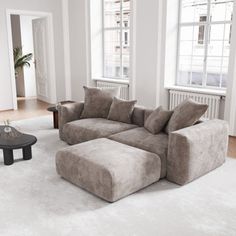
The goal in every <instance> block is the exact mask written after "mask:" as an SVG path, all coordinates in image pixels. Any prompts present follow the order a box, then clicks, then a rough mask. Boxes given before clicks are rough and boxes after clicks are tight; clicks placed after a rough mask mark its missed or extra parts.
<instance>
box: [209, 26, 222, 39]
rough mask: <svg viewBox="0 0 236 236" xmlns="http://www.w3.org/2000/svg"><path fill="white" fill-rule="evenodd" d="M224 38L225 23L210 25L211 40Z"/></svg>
mask: <svg viewBox="0 0 236 236" xmlns="http://www.w3.org/2000/svg"><path fill="white" fill-rule="evenodd" d="M223 39H224V24H216V25H211V26H210V32H209V41H212V40H223Z"/></svg>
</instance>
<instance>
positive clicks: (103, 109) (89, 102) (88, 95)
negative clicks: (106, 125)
mask: <svg viewBox="0 0 236 236" xmlns="http://www.w3.org/2000/svg"><path fill="white" fill-rule="evenodd" d="M118 92H119V88H111V89H110V88H109V89H99V88H88V87H86V86H84V93H85V97H84V110H83V112H82V114H81V118H107V116H108V113H109V110H110V106H111V104H112V101H113V97H115V96H117V95H118Z"/></svg>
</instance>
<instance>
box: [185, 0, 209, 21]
mask: <svg viewBox="0 0 236 236" xmlns="http://www.w3.org/2000/svg"><path fill="white" fill-rule="evenodd" d="M202 15H207V0H182V6H181V22H182V23H184V22H198V21H199V18H200V16H202Z"/></svg>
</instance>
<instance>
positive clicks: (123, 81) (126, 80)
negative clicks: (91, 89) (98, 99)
mask: <svg viewBox="0 0 236 236" xmlns="http://www.w3.org/2000/svg"><path fill="white" fill-rule="evenodd" d="M92 80H94V81H102V82H108V83H114V84H127V85H129V80H128V79H112V78H104V77H100V78H92Z"/></svg>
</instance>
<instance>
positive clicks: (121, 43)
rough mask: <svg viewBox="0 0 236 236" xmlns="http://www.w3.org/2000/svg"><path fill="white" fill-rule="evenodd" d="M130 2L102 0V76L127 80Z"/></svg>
mask: <svg viewBox="0 0 236 236" xmlns="http://www.w3.org/2000/svg"><path fill="white" fill-rule="evenodd" d="M129 45H130V0H103V76H104V77H106V78H114V79H128V78H129V64H130V49H129Z"/></svg>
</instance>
